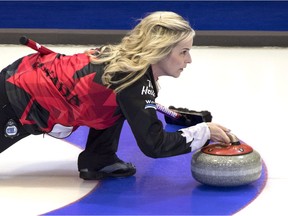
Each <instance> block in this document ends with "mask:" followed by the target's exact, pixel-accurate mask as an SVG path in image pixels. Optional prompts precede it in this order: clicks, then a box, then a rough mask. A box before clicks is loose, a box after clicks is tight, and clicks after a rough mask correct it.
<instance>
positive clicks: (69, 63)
mask: <svg viewBox="0 0 288 216" xmlns="http://www.w3.org/2000/svg"><path fill="white" fill-rule="evenodd" d="M103 71H104V65H95V64H91V63H90V62H89V58H88V57H87V56H86V54H75V55H72V56H65V55H61V54H56V53H53V54H49V55H42V56H41V55H40V54H38V53H36V54H32V55H29V56H25V57H23V58H21V59H19V60H18V61H16V62H14V63H13V64H12V65H10V66H8V71H7V74H6V90H7V95H8V98H9V100H10V103H11V105H12V107H13V109H14V111H15V113H16V115H17V116H18V117H19V119H20V122H21V123H22V124H23V126H24V127H25V129H26V130H27V131H28V132H30V133H32V134H40V133H52V134H53V135H54V136H58V137H60V138H62V137H63V136H65V135H69V134H70V132H71V131H73V130H74V129H75V128H77V127H78V126H81V125H86V126H88V127H91V128H95V129H99V130H100V129H105V128H109V127H111V126H112V125H114V124H116V123H117V121H123V118H124V119H126V120H127V121H128V123H129V125H130V127H131V130H132V132H133V134H134V136H135V138H136V141H137V144H138V145H139V147H140V149H141V150H142V151H143V152H144V153H145V154H146V155H148V156H151V157H166V156H171V155H178V154H183V153H187V152H190V151H191V148H190V143H186V138H184V137H183V136H181V135H180V134H179V133H178V132H173V133H169V132H165V131H164V130H163V125H162V122H161V121H160V120H159V119H158V117H157V114H156V106H155V98H156V97H157V88H156V85H155V81H154V77H153V73H152V70H151V68H149V69H148V71H147V72H146V74H145V75H144V76H143V77H141V78H140V79H139V80H138V81H136V82H135V83H134V84H132V85H131V86H129V87H127V88H125V89H124V90H122V91H121V92H120V93H118V94H116V93H115V92H114V91H113V87H112V88H107V87H106V86H104V85H103V84H102V81H101V77H102V74H103ZM62 131H64V133H62ZM67 131H68V132H67Z"/></svg>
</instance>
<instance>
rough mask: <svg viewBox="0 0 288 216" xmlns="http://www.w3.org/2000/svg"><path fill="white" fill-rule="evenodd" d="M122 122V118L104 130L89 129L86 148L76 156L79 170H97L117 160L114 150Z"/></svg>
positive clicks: (116, 148) (115, 150)
mask: <svg viewBox="0 0 288 216" xmlns="http://www.w3.org/2000/svg"><path fill="white" fill-rule="evenodd" d="M123 123H124V119H121V120H120V121H118V122H117V124H115V125H114V126H112V127H110V128H107V129H104V130H95V129H93V128H91V129H90V131H89V134H88V139H87V142H86V148H85V150H84V151H83V152H81V153H80V155H79V157H78V169H79V170H82V169H88V170H89V171H90V170H91V171H92V170H94V171H97V170H99V169H101V168H103V167H104V166H107V165H110V164H113V163H115V162H117V161H119V158H118V157H117V155H116V152H117V150H118V143H119V138H120V134H121V130H122V126H123Z"/></svg>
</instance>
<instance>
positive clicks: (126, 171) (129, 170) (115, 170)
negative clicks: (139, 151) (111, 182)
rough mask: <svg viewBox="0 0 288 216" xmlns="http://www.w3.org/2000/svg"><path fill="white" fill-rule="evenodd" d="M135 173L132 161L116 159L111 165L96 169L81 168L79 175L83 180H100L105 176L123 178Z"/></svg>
mask: <svg viewBox="0 0 288 216" xmlns="http://www.w3.org/2000/svg"><path fill="white" fill-rule="evenodd" d="M135 173H136V167H135V166H134V165H133V164H132V163H125V162H123V161H118V162H116V163H114V164H112V165H108V166H105V167H103V168H102V169H100V170H97V171H91V170H88V169H81V170H80V174H79V177H80V178H82V179H84V180H101V179H105V178H109V177H112V178H124V177H128V176H132V175H134V174H135Z"/></svg>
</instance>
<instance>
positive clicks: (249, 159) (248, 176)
mask: <svg viewBox="0 0 288 216" xmlns="http://www.w3.org/2000/svg"><path fill="white" fill-rule="evenodd" d="M228 136H229V138H230V140H231V143H230V144H228V145H227V144H223V143H222V144H221V143H215V144H210V145H208V146H205V147H203V148H202V149H199V150H197V151H196V152H195V153H194V154H193V156H192V160H191V172H192V176H193V177H194V178H195V179H196V180H197V181H198V182H200V183H202V184H206V185H211V186H220V187H230V186H240V185H246V184H250V183H252V182H254V181H256V180H257V179H259V178H260V176H261V172H262V159H261V157H260V155H259V153H258V152H257V151H255V150H253V149H252V147H250V146H249V145H247V144H245V143H243V142H242V141H239V139H238V138H237V137H236V136H235V135H234V134H228Z"/></svg>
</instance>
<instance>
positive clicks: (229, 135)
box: [227, 133, 240, 145]
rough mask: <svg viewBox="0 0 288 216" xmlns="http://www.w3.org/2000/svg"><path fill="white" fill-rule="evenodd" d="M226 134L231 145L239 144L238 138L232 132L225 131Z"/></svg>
mask: <svg viewBox="0 0 288 216" xmlns="http://www.w3.org/2000/svg"><path fill="white" fill-rule="evenodd" d="M227 136H228V137H229V139H230V142H231V145H240V141H239V139H238V138H237V137H236V136H235V135H234V134H232V133H227Z"/></svg>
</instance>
